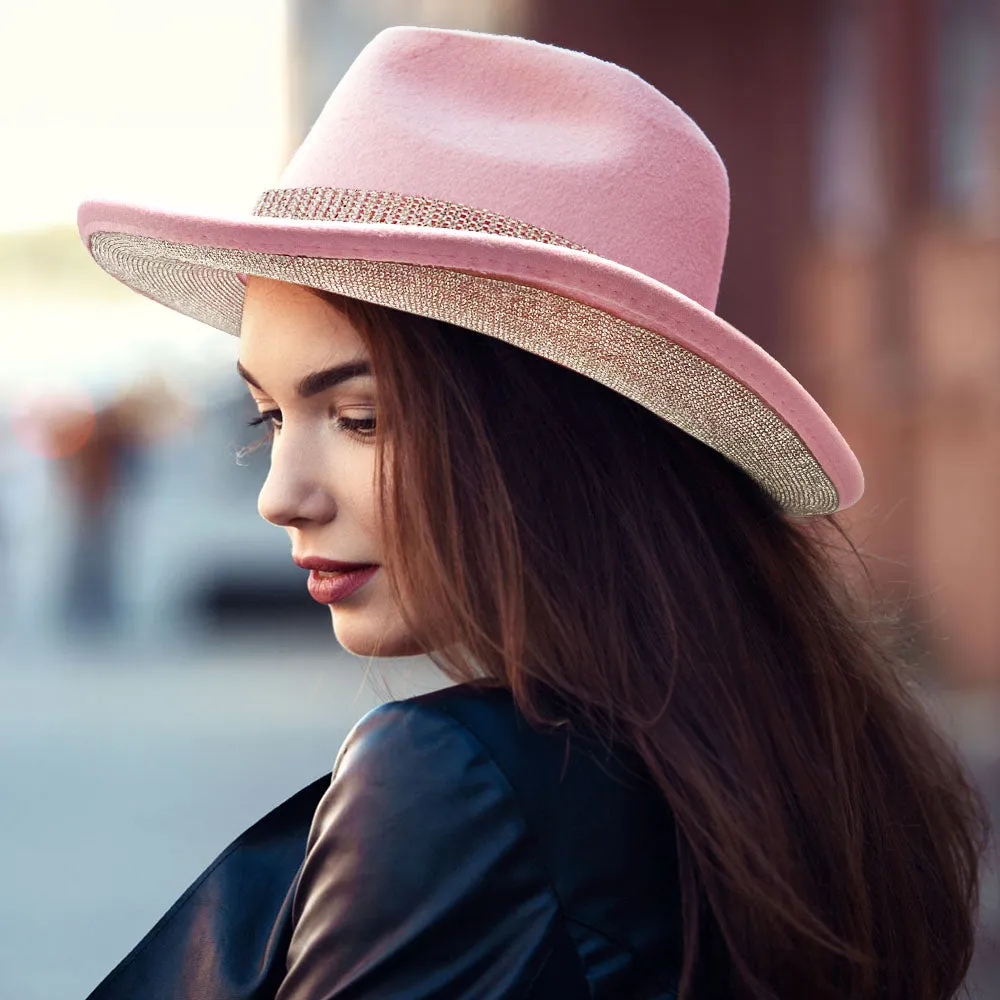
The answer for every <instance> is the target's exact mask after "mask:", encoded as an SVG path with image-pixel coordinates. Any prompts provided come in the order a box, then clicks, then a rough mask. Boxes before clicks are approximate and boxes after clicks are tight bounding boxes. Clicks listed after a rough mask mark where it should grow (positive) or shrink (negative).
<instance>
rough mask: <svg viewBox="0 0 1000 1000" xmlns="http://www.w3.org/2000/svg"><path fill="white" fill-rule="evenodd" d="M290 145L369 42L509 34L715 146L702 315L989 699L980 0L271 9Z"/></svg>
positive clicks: (997, 574)
mask: <svg viewBox="0 0 1000 1000" xmlns="http://www.w3.org/2000/svg"><path fill="white" fill-rule="evenodd" d="M290 11H291V30H290V32H289V38H290V40H291V44H292V46H293V52H292V57H291V60H290V65H291V67H292V86H291V94H292V100H293V104H294V107H293V110H292V116H291V117H292V121H293V122H295V123H296V130H295V132H294V134H293V135H292V136H291V137H290V139H291V144H292V146H295V145H297V143H298V142H299V141H300V140H301V138H302V136H303V135H304V133H305V131H306V129H307V128H308V125H309V124H310V123H311V122H312V121H313V119H314V118H315V117H316V115H317V114H318V112H319V110H320V108H321V106H322V103H323V101H325V99H326V97H327V96H328V95H329V93H330V91H331V90H332V89H333V87H334V86H335V84H336V82H337V80H338V79H339V77H340V75H341V74H342V73H343V71H344V69H346V67H347V65H348V64H349V63H350V61H351V59H352V58H353V55H354V54H355V53H356V52H357V50H358V49H360V47H361V46H362V45H363V44H364V43H365V42H366V41H367V40H368V39H369V38H371V36H372V35H373V34H374V33H375V32H376V31H378V30H379V29H380V28H382V27H385V26H386V25H388V24H394V23H395V24H399V23H407V24H435V25H438V26H449V27H465V28H478V29H481V30H492V31H499V32H510V33H513V34H519V35H524V36H526V37H530V38H535V39H538V40H540V41H545V42H552V43H555V44H558V45H563V46H566V47H569V48H574V49H580V50H582V51H585V52H588V53H590V54H592V55H595V56H599V57H601V58H604V59H609V60H611V61H613V62H616V63H619V64H620V65H623V66H626V67H628V68H630V69H632V70H634V71H635V72H637V73H638V74H639V75H640V76H642V77H644V78H645V79H646V80H648V81H649V82H650V83H652V84H653V85H654V86H656V87H657V88H658V89H660V90H661V91H662V92H663V93H665V94H667V95H668V96H669V97H671V98H672V99H673V100H675V101H677V103H678V104H680V105H681V107H683V108H684V109H685V110H686V111H688V112H689V113H690V114H691V115H692V117H693V118H694V119H695V120H696V121H697V122H698V123H699V124H700V125H701V126H702V128H703V129H704V130H705V132H706V133H707V135H708V136H709V138H710V139H711V140H712V141H713V142H714V143H715V145H716V147H717V148H718V149H719V152H720V153H721V155H722V157H723V159H724V160H725V162H726V164H727V167H728V169H729V174H730V181H731V184H732V195H733V200H732V221H731V231H730V240H729V249H728V254H727V258H726V267H725V272H724V274H723V281H722V288H721V293H720V298H719V306H718V311H719V314H720V315H722V316H723V317H725V318H726V319H727V320H729V321H730V322H731V323H733V324H734V325H735V326H737V327H738V328H739V329H741V330H743V331H744V332H745V333H746V334H747V335H749V336H750V337H752V338H753V339H754V340H756V341H757V342H758V343H760V344H762V345H763V346H765V347H766V348H767V349H768V350H770V351H771V352H773V353H774V354H775V356H776V357H778V359H779V360H781V361H782V363H783V364H785V365H786V366H787V367H788V368H789V369H790V370H791V371H792V373H793V374H795V375H796V376H797V377H798V378H799V379H800V380H801V381H802V382H803V383H804V384H805V385H806V386H807V388H808V389H809V390H810V391H811V392H812V393H813V395H815V396H816V398H817V399H818V400H819V401H820V403H821V404H823V405H824V407H826V408H827V410H828V412H829V413H830V414H831V416H832V417H833V419H834V420H835V422H836V423H837V424H838V425H839V426H840V427H841V428H842V430H843V432H844V434H845V436H846V437H847V439H848V441H849V442H850V443H851V445H852V447H853V448H854V450H855V451H856V453H857V454H858V457H859V458H860V460H861V462H862V465H863V466H864V469H865V473H866V479H867V490H866V494H865V497H864V499H863V500H862V502H861V503H860V504H859V505H858V506H857V508H855V509H854V510H852V511H851V512H850V514H849V515H848V517H847V518H846V519H845V520H846V521H847V523H848V524H849V525H850V526H851V528H852V534H853V536H854V538H855V540H856V542H857V543H858V544H859V546H860V547H861V548H862V549H863V550H864V551H866V552H867V553H869V554H870V556H871V560H870V566H871V569H872V571H873V573H874V575H875V577H876V579H877V581H878V583H879V585H880V588H881V590H882V592H883V593H885V594H886V595H888V596H889V597H890V598H895V599H901V600H905V601H906V602H907V604H906V614H907V617H908V618H909V620H910V622H911V624H913V625H914V626H916V627H917V629H918V630H919V631H918V634H919V635H920V636H921V639H922V644H923V645H924V647H925V648H926V649H927V650H928V652H929V653H930V654H931V658H932V662H933V664H934V665H935V666H938V667H940V668H941V669H943V670H944V671H945V672H946V676H948V677H950V678H951V679H953V680H955V681H956V682H974V683H975V682H987V681H993V682H996V681H1000V519H998V518H997V517H996V516H995V513H994V512H995V511H996V510H997V509H998V508H1000V127H998V122H1000V96H998V95H1000V76H998V61H1000V27H998V24H1000V2H998V0H882V2H879V3H872V2H866V0H815V2H797V3H796V2H792V0H671V3H669V4H651V3H649V2H647V0H615V2H614V3H612V2H609V0H508V2H503V0H484V2H482V3H475V4H470V3H460V2H457V0H454V2H452V0H381V2H379V3H362V2H361V0H341V2H336V3H335V2H332V0H292V2H291V4H290Z"/></svg>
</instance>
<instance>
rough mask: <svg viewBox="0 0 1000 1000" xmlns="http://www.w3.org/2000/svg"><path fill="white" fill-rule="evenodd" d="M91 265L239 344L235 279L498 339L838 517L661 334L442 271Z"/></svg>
mask: <svg viewBox="0 0 1000 1000" xmlns="http://www.w3.org/2000/svg"><path fill="white" fill-rule="evenodd" d="M90 249H91V253H92V254H93V256H94V259H95V260H96V261H97V262H98V264H100V266H101V267H102V268H104V270H106V271H107V272H108V273H109V274H111V275H113V276H114V277H116V278H118V279H119V280H120V281H123V282H124V283H125V284H126V285H129V286H130V287H131V288H133V289H135V290H137V291H139V292H142V293H144V294H145V295H148V296H149V297H150V298H152V299H155V300H156V301H158V302H161V303H163V304H164V305H167V306H170V307H171V308H173V309H176V310H177V311H179V312H182V313H185V314H186V315H188V316H193V317H194V318H195V319H198V320H200V321H201V322H203V323H207V324H208V325H209V326H213V327H216V328H217V329H219V330H224V331H226V332H227V333H231V334H234V335H236V336H239V332H240V322H241V316H242V310H243V295H244V286H243V283H242V282H241V281H240V280H239V278H238V277H237V275H238V274H253V275H261V276H263V277H270V278H275V279H277V280H279V281H287V282H291V283H293V284H300V285H309V286H311V287H313V288H323V289H326V290H328V291H331V292H336V293H338V294H340V295H346V296H349V297H351V298H356V299H362V300H365V301H368V302H374V303H377V304H379V305H384V306H390V307H392V308H394V309H400V310H403V311H405V312H410V313H416V314H418V315H421V316H429V317H432V318H435V319H441V320H444V321H446V322H448V323H453V324H455V325H456V326H460V327H464V328H465V329H468V330H474V331H476V332H478V333H483V334H486V335H488V336H491V337H497V338H499V339H500V340H504V341H506V342H507V343H510V344H513V345H515V346H516V347H520V348H522V349H524V350H527V351H531V352H532V353H534V354H537V355H539V356H541V357H544V358H548V359H549V360H551V361H554V362H556V363H558V364H561V365H564V366H566V367H567V368H571V369H573V370H574V371H577V372H579V373H580V374H582V375H585V376H587V377H588V378H592V379H595V380H596V381H598V382H601V383H602V384H604V385H606V386H608V387H609V388H611V389H614V390H615V391H616V392H619V393H621V394H622V395H624V396H626V397H628V398H629V399H633V400H635V401H636V402H637V403H639V404H641V405H642V406H645V407H646V408H647V409H649V410H651V411H652V412H653V413H655V414H657V415H658V416H660V417H662V418H663V419H664V420H668V421H669V422H670V423H672V424H675V425H676V426H678V427H680V428H681V429H682V430H684V431H686V432H687V433H689V434H691V435H692V436H693V437H695V438H697V439H698V440H699V441H702V442H703V443H704V444H707V445H708V446H709V447H711V448H714V449H715V450H716V451H718V452H720V453H721V454H723V455H725V456H726V457H727V458H728V459H729V460H730V461H731V462H733V463H734V464H736V465H737V466H739V467H740V468H741V469H743V471H744V472H746V473H747V475H749V476H750V477H751V478H753V479H754V480H756V481H757V482H758V483H759V484H760V485H761V486H762V487H763V488H764V489H765V490H767V492H768V493H770V494H771V496H773V497H774V498H775V500H776V501H777V502H778V503H779V504H780V505H781V507H782V508H783V509H784V510H785V511H787V512H788V513H790V514H796V515H813V514H826V513H830V512H832V511H835V510H836V509H837V507H838V495H837V490H836V487H835V486H834V485H833V483H832V482H831V480H830V478H829V477H828V476H827V475H826V473H825V472H824V471H823V468H822V466H820V464H819V463H818V462H817V461H816V459H815V457H814V456H813V455H812V453H811V452H810V451H809V449H808V448H807V447H806V445H805V444H804V443H803V442H802V440H801V438H800V437H799V436H798V435H797V434H796V433H795V431H794V430H792V428H791V427H789V426H788V425H787V424H786V423H785V422H784V421H783V420H782V419H781V417H779V416H778V414H777V413H775V411H774V410H772V409H771V408H770V407H769V406H768V405H767V404H766V403H765V402H764V401H763V400H762V399H761V398H760V397H759V396H757V394H756V393H754V392H753V391H752V390H751V389H749V388H747V387H746V386H745V385H743V383H741V382H739V381H737V380H736V379H734V378H733V377H732V376H730V375H728V374H727V373H726V372H724V371H723V370H722V369H720V368H717V367H716V366H715V365H713V364H711V363H710V362H708V361H706V360H704V359H703V358H701V357H700V356H699V355H697V354H695V353H693V352H692V351H689V350H687V349H686V348H684V347H682V346H681V345H679V344H677V343H675V342H673V341H671V340H669V339H667V338H666V337H665V336H664V335H662V334H659V333H656V332H654V331H652V330H648V329H645V328H644V327H640V326H636V325H635V324H633V323H629V322H627V321H626V320H623V319H619V318H618V317H615V316H612V315H611V314H610V313H606V312H604V311H603V310H601V309H597V308H595V307H593V306H588V305H585V304H584V303H582V302H578V301H576V300H575V299H570V298H567V297H565V296H562V295H558V294H556V293H554V292H549V291H546V290H544V289H541V288H536V287H534V286H532V285H523V284H518V283H516V282H512V281H503V280H500V279H498V278H490V277H486V276H483V275H476V274H468V273H465V272H462V271H453V270H450V269H447V268H441V267H431V266H426V265H420V264H405V263H394V262H386V261H377V260H336V259H324V258H315V257H300V256H291V255H285V254H268V253H253V252H249V251H243V250H232V249H229V248H226V247H199V246H189V245H187V244H184V243H171V242H166V241H163V240H157V239H154V238H152V237H147V236H131V235H126V234H123V233H110V232H104V233H94V234H93V235H92V236H91V237H90Z"/></svg>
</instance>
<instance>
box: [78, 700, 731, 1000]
mask: <svg viewBox="0 0 1000 1000" xmlns="http://www.w3.org/2000/svg"><path fill="white" fill-rule="evenodd" d="M626 760H628V758H627V757H626V755H623V754H616V755H614V756H611V755H610V754H608V753H607V751H605V750H603V749H601V748H599V747H598V746H597V744H596V743H592V742H590V741H584V740H583V739H582V738H581V737H578V736H573V737H568V736H567V735H566V730H554V731H549V732H544V733H543V732H539V731H536V730H535V729H533V728H531V727H530V726H529V725H528V723H527V722H526V720H525V719H524V717H523V716H522V715H521V714H520V713H519V712H518V711H517V709H516V707H515V705H514V702H513V699H512V697H511V695H510V694H509V692H507V691H506V690H503V689H499V688H484V687H481V686H478V685H458V686H456V687H450V688H445V689H443V690H441V691H435V692H433V693H431V694H426V695H421V696H419V697H417V698H410V699H408V700H405V701H398V702H390V703H388V704H386V705H382V706H380V707H379V708H376V709H374V710H373V711H371V712H369V713H368V714H367V715H366V716H365V717H364V718H363V719H362V720H361V721H360V722H359V723H358V724H357V725H356V726H355V728H354V729H353V730H352V732H351V734H350V736H348V738H347V740H346V741H345V742H344V745H343V747H342V748H341V750H340V753H339V755H338V757H337V761H336V764H335V766H334V769H333V774H332V781H331V775H325V776H324V777H322V778H320V779H319V780H317V781H315V782H313V783H312V784H311V785H309V786H307V787H306V788H303V789H302V790H301V791H299V792H298V793H297V794H296V795H293V796H292V797H291V798H290V799H288V800H287V801H286V802H284V803H282V804H281V805H280V806H278V807H277V808H276V809H274V810H273V811H272V812H270V813H268V814H267V815H266V816H265V817H264V818H263V819H261V820H259V821H258V822H257V823H255V824H254V825H253V826H252V827H250V829H248V830H247V831H246V832H245V833H244V834H242V835H241V836H240V837H238V838H237V839H236V840H235V841H234V842H233V843H232V844H231V845H230V846H229V847H228V848H226V850H225V851H223V853H222V854H221V855H220V856H219V857H218V858H217V859H216V860H215V861H214V862H213V863H212V864H211V865H210V866H209V867H208V868H207V869H206V871H205V872H204V873H203V874H202V875H201V876H200V877H199V878H198V879H197V880H196V881H195V883H194V884H193V885H192V886H191V887H190V888H189V889H188V890H187V892H186V893H185V894H184V895H183V896H182V897H181V898H180V899H179V900H178V901H177V902H176V903H175V904H174V906H173V907H172V908H171V909H170V910H169V911H168V912H167V913H166V914H165V915H164V916H163V917H162V918H161V919H160V921H159V922H158V923H157V924H156V926H155V927H154V928H153V929H152V930H151V931H150V932H149V934H147V936H146V937H145V938H144V939H143V940H142V941H141V942H140V943H139V944H138V945H137V946H136V948H135V949H134V950H133V951H132V952H131V954H129V955H128V956H127V957H126V958H125V959H124V960H123V961H122V962H121V963H120V964H119V965H118V966H117V967H116V968H115V969H114V970H113V971H112V972H111V974H110V975H109V976H108V977H107V978H106V979H105V980H104V981H103V982H102V983H101V984H100V985H99V986H98V987H97V989H96V990H95V991H94V992H93V993H92V994H91V995H90V998H89V1000H265V998H266V1000H376V998H377V1000H431V998H433V1000H458V998H462V1000H471V998H476V1000H515V998H516V1000H543V998H544V1000H584V998H590V1000H654V998H655V1000H667V998H672V997H674V996H675V989H676V985H677V979H678V970H679V966H680V949H681V929H680V906H679V893H678V888H677V880H676V869H675V864H676V862H675V848H674V839H673V837H674V835H673V827H672V823H671V820H670V816H669V813H668V810H667V809H666V806H665V805H664V804H663V801H662V798H661V796H660V795H659V793H658V792H657V791H656V789H655V788H654V786H653V785H652V784H651V783H650V782H649V781H648V780H647V779H645V778H643V777H642V776H641V774H642V772H641V768H640V767H639V766H638V763H637V762H638V758H635V759H632V760H629V763H626ZM711 995H712V996H721V994H717V993H715V992H714V991H713V993H712V994H711Z"/></svg>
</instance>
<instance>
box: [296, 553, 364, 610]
mask: <svg viewBox="0 0 1000 1000" xmlns="http://www.w3.org/2000/svg"><path fill="white" fill-rule="evenodd" d="M292 558H293V561H294V562H295V564H296V565H297V566H301V567H302V568H303V569H308V570H312V572H311V573H310V574H309V582H308V588H309V595H310V596H311V597H312V598H313V600H315V601H319V603H320V604H333V603H335V602H336V601H341V600H343V599H344V598H345V597H347V596H348V595H349V594H353V593H354V591H356V590H357V589H358V588H359V587H362V586H364V584H366V583H367V582H368V581H369V580H370V579H371V578H372V577H373V576H374V575H375V574H376V573H377V572H378V566H377V565H376V564H373V563H348V562H339V561H337V560H335V559H322V558H320V557H319V556H306V557H304V558H299V557H295V556H293V557H292Z"/></svg>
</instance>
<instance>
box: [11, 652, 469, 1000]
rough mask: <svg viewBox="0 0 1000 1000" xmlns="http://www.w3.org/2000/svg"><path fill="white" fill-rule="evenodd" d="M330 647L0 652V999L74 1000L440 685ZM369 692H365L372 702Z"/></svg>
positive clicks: (424, 667)
mask: <svg viewBox="0 0 1000 1000" xmlns="http://www.w3.org/2000/svg"><path fill="white" fill-rule="evenodd" d="M365 668H366V662H365V661H364V660H362V659H359V658H357V657H353V656H350V655H348V654H346V653H344V652H343V651H342V650H341V649H340V648H339V646H337V644H336V641H335V640H334V638H333V635H332V632H331V634H330V636H329V638H328V639H327V640H326V641H325V642H323V643H318V642H317V641H315V640H312V641H310V642H306V643H303V642H302V641H301V640H300V639H297V638H293V637H290V636H289V637H286V638H285V639H284V640H283V639H282V638H281V637H280V635H271V636H270V637H268V638H262V637H254V636H253V635H247V636H245V637H244V638H243V639H242V640H236V641H233V640H213V639H211V638H210V637H206V638H201V639H197V640H191V641H189V642H188V643H186V644H181V643H178V644H175V645H172V646H161V647H160V648H158V649H150V650H144V651H143V650H141V649H139V648H138V647H136V646H135V645H132V646H129V645H122V644H119V645H117V646H112V647H104V646H102V645H99V644H97V645H90V646H86V647H84V646H82V645H81V644H80V641H79V640H77V641H75V642H74V643H73V644H72V645H70V644H67V645H65V646H63V647H59V646H55V645H54V646H52V647H50V648H49V649H48V650H47V651H45V652H41V653H40V652H39V651H37V650H36V651H34V652H32V653H28V652H26V651H20V652H19V651H17V650H15V649H13V648H12V647H7V648H2V647H0V762H2V763H0V802H2V803H3V813H2V820H0V866H2V870H0V885H2V886H3V892H2V894H0V970H2V972H0V997H2V998H4V1000H7V998H11V1000H13V998H15V997H16V998H17V1000H74V998H76V1000H82V998H83V997H85V996H87V994H88V993H90V991H91V990H92V989H93V988H94V987H95V986H96V985H97V984H98V982H99V981H100V980H101V979H103V977H104V976H105V975H106V974H107V973H108V972H110V971H111V969H112V968H113V967H114V966H115V965H116V964H117V963H118V961H119V960H120V959H121V958H123V957H124V956H125V954H126V953H127V952H128V951H130V950H131V948H132V947H133V946H134V945H135V944H136V943H137V942H138V941H139V939H140V938H141V937H142V936H143V935H144V934H145V933H146V932H147V931H148V930H149V928H150V927H152V925H153V924H154V923H155V922H156V921H157V920H158V919H159V917H160V916H161V915H162V914H163V912H164V911H165V910H166V909H167V908H168V907H169V906H170V905H171V904H172V903H173V902H174V900H175V899H176V898H177V897H178V896H179V895H180V894H181V892H183V890H184V889H186V888H187V886H188V885H189V884H190V883H191V882H192V881H193V880H194V879H195V877H196V876H197V875H198V874H200V872H201V871H202V870H203V869H204V868H205V867H206V866H207V865H208V864H209V863H210V862H211V861H212V860H213V859H214V858H215V857H216V855H218V854H219V853H220V852H221V851H222V849H223V848H224V847H225V846H226V845H227V844H228V843H229V842H230V841H231V840H232V839H233V838H235V837H236V836H237V835H238V834H240V833H241V832H242V831H243V830H244V829H246V828H247V827H248V826H249V825H250V824H251V823H253V822H254V821H255V820H257V819H258V818H260V817H261V816H262V815H263V814H264V813H265V812H267V811H268V810H270V809H271V808H272V807H273V806H275V805H277V804H278V803H279V802H281V801H282V800H284V799H285V798H287V797H288V796H289V795H291V794H292V793H293V792H295V791H297V790H298V789H299V788H301V787H302V786H303V785H306V784H308V783H309V782H310V781H312V780H314V779H315V778H318V777H319V776H320V775H322V774H323V773H324V772H327V771H329V770H330V769H331V768H332V766H333V762H334V759H335V757H336V753H337V750H338V749H339V747H340V744H341V742H342V741H343V739H344V737H345V736H346V735H347V732H348V730H349V729H350V727H351V726H352V725H353V723H354V722H355V721H356V720H357V719H359V718H360V717H361V716H362V715H363V714H364V713H365V712H367V711H368V710H369V709H370V708H373V707H374V706H375V705H377V704H378V703H379V702H381V701H384V700H386V699H387V697H389V695H388V694H387V693H386V692H385V690H384V687H383V686H384V685H385V684H388V686H389V689H391V696H392V697H393V698H403V697H409V696H410V695H411V694H416V693H419V692H420V691H421V690H430V689H433V688H435V687H443V686H445V685H446V684H447V683H449V682H448V681H447V680H446V679H445V678H443V677H442V676H441V675H440V674H439V673H437V672H436V671H434V670H433V668H432V666H431V665H430V664H429V662H428V661H426V660H424V659H423V658H413V659H408V660H397V661H391V660H383V661H374V662H373V669H372V671H371V675H370V679H369V681H367V682H366V681H365V679H364V677H365ZM380 692H381V693H380Z"/></svg>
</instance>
